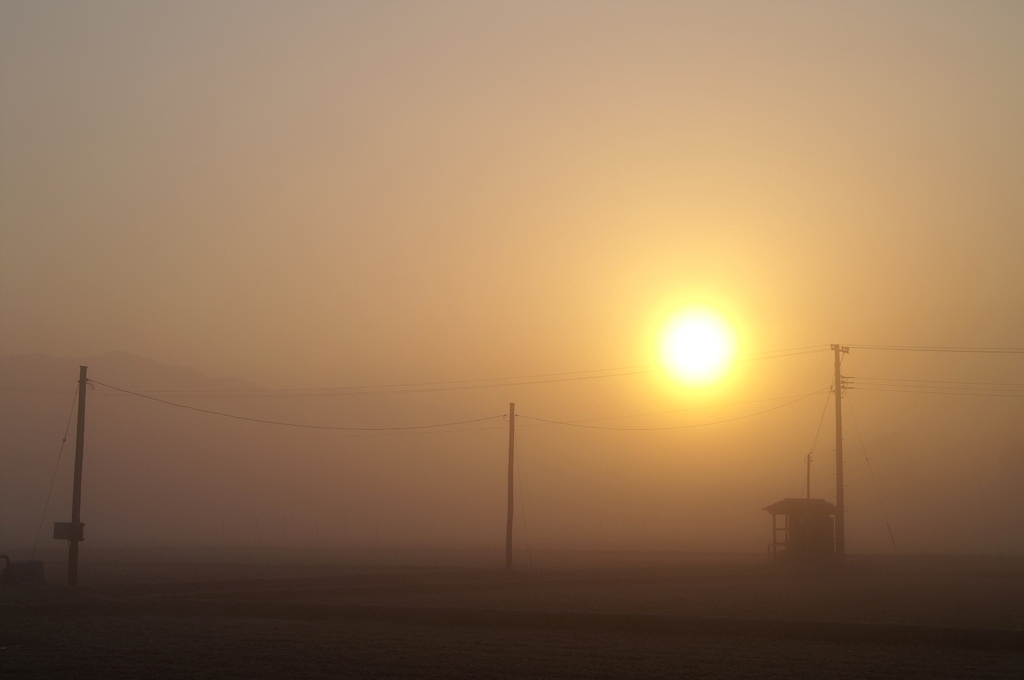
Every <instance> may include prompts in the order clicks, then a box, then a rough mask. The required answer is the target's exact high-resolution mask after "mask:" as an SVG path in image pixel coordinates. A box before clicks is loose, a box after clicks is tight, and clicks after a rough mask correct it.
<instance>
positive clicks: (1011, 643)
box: [0, 558, 1024, 678]
mask: <svg viewBox="0 0 1024 680" xmlns="http://www.w3.org/2000/svg"><path fill="white" fill-rule="evenodd" d="M48 569H50V568H49V567H48ZM53 571H55V570H52V569H51V570H50V572H51V578H54V579H55V580H56V576H55V574H53ZM82 580H83V584H84V585H83V587H82V588H81V589H80V593H78V594H77V595H72V594H71V593H69V592H68V591H67V590H66V589H64V588H61V587H53V586H51V587H49V588H41V589H29V588H19V589H7V590H6V591H5V592H3V593H2V594H0V677H2V678H20V677H26V678H27V677H33V678H43V677H45V678H63V677H67V678H71V677H75V678H87V677H105V678H149V677H152V678H158V677H181V678H205V677H210V678H213V677H217V678H235V677H238V678H242V677H244V678H307V677H352V678H372V677H397V678H404V677H409V678H489V677H495V678H523V677H552V678H663V677H664V678H1024V560H1021V559H1019V558H902V559H898V560H897V559H880V558H879V559H872V558H860V559H852V560H850V561H849V563H848V564H847V565H846V567H844V568H843V569H810V570H802V569H790V568H785V567H780V565H776V564H771V563H767V562H764V561H761V560H750V559H747V560H742V559H725V558H714V559H713V558H708V559H705V560H699V561H693V560H679V561H677V562H676V563H665V562H662V563H658V564H654V563H647V564H644V563H641V562H635V563H632V564H618V565H607V564H606V565H604V566H594V565H593V564H592V563H591V564H590V565H589V566H588V565H587V564H583V563H580V564H562V565H559V566H548V567H546V568H543V569H542V568H536V569H530V570H525V569H524V570H522V571H518V572H517V573H515V574H514V575H511V576H509V575H506V574H504V573H502V572H499V571H494V570H488V569H483V568H459V567H455V566H447V567H444V568H430V567H424V566H420V567H415V568H412V567H405V568H403V567H400V566H394V565H393V566H389V567H380V566H378V567H373V566H359V567H354V566H348V567H345V566H330V565H318V566H302V565H285V564H278V565H269V564H262V565H261V564H205V565H197V564H187V563H175V564H171V563H153V562H150V563H126V562H124V561H119V562H110V563H92V564H90V565H88V566H86V565H83V572H82Z"/></svg>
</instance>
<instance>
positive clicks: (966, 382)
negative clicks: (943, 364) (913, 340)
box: [847, 375, 1024, 387]
mask: <svg viewBox="0 0 1024 680" xmlns="http://www.w3.org/2000/svg"><path fill="white" fill-rule="evenodd" d="M847 377H848V378H849V379H851V380H865V381H868V382H879V383H907V384H910V383H922V384H925V385H983V386H996V387H1024V383H1007V382H978V381H971V380H923V379H917V378H879V377H868V376H853V375H851V376H847Z"/></svg>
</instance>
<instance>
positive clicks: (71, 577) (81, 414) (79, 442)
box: [68, 366, 89, 588]
mask: <svg viewBox="0 0 1024 680" xmlns="http://www.w3.org/2000/svg"><path fill="white" fill-rule="evenodd" d="M78 368H79V374H78V433H77V437H76V438H75V486H74V491H72V496H71V533H70V536H69V538H68V585H69V586H71V587H72V588H77V587H78V542H79V541H80V540H82V537H83V532H82V454H83V453H84V451H85V392H86V385H87V384H88V382H89V379H88V377H86V373H87V372H88V370H89V367H88V366H79V367H78Z"/></svg>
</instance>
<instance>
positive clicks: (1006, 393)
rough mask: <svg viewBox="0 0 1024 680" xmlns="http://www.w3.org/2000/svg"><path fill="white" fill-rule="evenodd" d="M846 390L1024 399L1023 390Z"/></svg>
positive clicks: (886, 388) (898, 388)
mask: <svg viewBox="0 0 1024 680" xmlns="http://www.w3.org/2000/svg"><path fill="white" fill-rule="evenodd" d="M847 389H852V390H860V391H861V392H892V393H896V394H935V395H947V396H954V397H1013V398H1020V397H1024V390H1020V391H1010V390H1002V391H1000V390H975V391H970V390H966V389H964V390H959V391H958V390H954V389H952V388H949V389H934V390H929V389H902V388H900V387H899V386H892V387H883V386H877V387H876V386H871V385H868V386H866V387H864V386H859V385H850V386H848V387H847Z"/></svg>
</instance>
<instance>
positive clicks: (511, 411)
mask: <svg viewBox="0 0 1024 680" xmlns="http://www.w3.org/2000/svg"><path fill="white" fill-rule="evenodd" d="M515 455H516V405H515V404H509V405H508V519H507V521H506V524H505V569H507V570H508V571H512V510H513V506H514V504H515V491H514V489H515V487H514V485H513V477H514V473H515V467H514V465H515Z"/></svg>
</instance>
